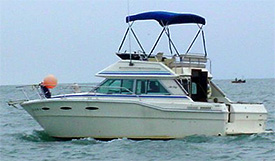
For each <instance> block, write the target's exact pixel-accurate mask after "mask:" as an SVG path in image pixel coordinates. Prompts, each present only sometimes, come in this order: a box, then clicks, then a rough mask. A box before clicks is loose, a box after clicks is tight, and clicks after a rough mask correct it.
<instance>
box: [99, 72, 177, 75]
mask: <svg viewBox="0 0 275 161" xmlns="http://www.w3.org/2000/svg"><path fill="white" fill-rule="evenodd" d="M99 74H111V75H115V74H116V75H173V74H172V73H151V72H149V73H148V72H147V73H146V72H143V73H131V72H123V73H122V72H101V73H99Z"/></svg>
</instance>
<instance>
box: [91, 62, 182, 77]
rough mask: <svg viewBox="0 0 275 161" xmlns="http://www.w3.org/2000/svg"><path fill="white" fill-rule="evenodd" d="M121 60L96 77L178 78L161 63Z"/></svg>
mask: <svg viewBox="0 0 275 161" xmlns="http://www.w3.org/2000/svg"><path fill="white" fill-rule="evenodd" d="M132 64H133V65H130V64H129V60H120V61H118V62H117V63H115V64H112V65H110V66H109V67H107V68H105V69H103V70H102V71H100V72H98V73H97V74H96V76H98V77H104V78H164V79H165V78H168V79H169V78H176V77H178V76H179V75H177V74H175V73H174V72H173V71H172V70H171V69H170V68H168V67H167V66H166V65H164V64H163V63H161V62H150V61H137V60H133V61H132Z"/></svg>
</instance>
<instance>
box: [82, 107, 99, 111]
mask: <svg viewBox="0 0 275 161" xmlns="http://www.w3.org/2000/svg"><path fill="white" fill-rule="evenodd" d="M85 109H86V110H98V107H86V108H85Z"/></svg>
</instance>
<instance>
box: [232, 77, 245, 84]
mask: <svg viewBox="0 0 275 161" xmlns="http://www.w3.org/2000/svg"><path fill="white" fill-rule="evenodd" d="M231 82H232V83H245V82H246V80H241V79H237V78H235V80H233V81H231Z"/></svg>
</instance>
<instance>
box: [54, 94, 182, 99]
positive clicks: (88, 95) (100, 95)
mask: <svg viewBox="0 0 275 161" xmlns="http://www.w3.org/2000/svg"><path fill="white" fill-rule="evenodd" d="M64 97H137V98H138V97H141V98H184V99H187V96H171V95H167V96H165V95H161V96H157V95H154V96H152V95H151V96H148V95H147V96H146V95H109V94H103V95H102V94H99V95H95V94H83V95H64V96H54V97H52V98H64Z"/></svg>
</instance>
